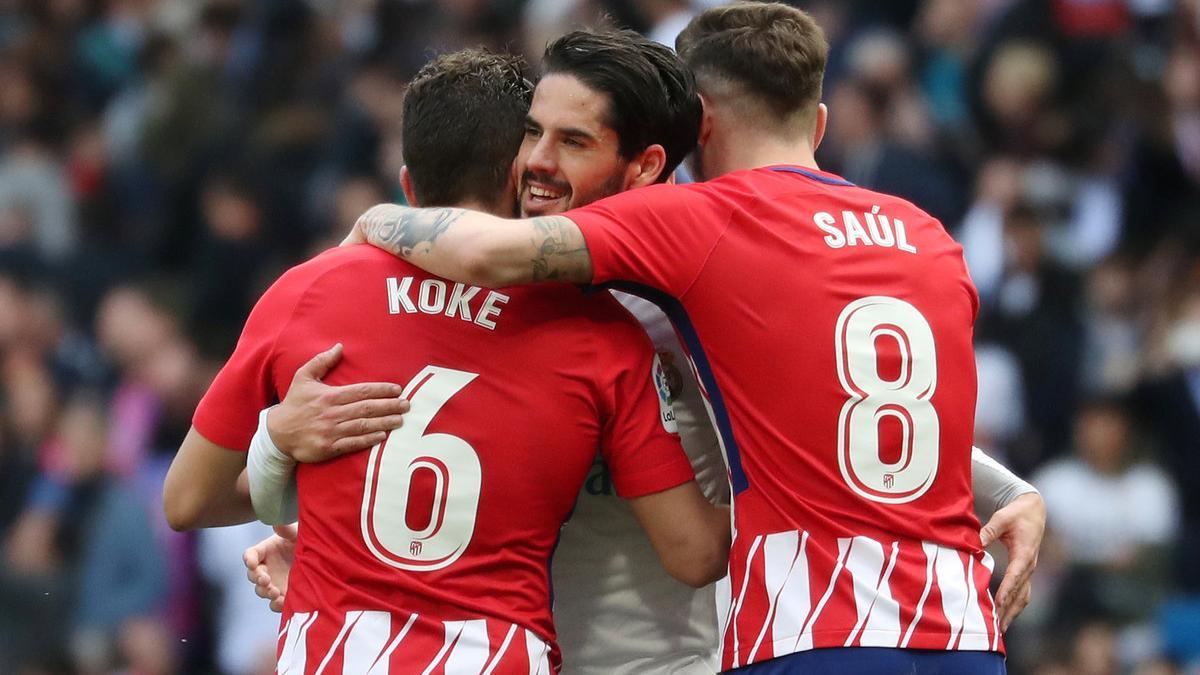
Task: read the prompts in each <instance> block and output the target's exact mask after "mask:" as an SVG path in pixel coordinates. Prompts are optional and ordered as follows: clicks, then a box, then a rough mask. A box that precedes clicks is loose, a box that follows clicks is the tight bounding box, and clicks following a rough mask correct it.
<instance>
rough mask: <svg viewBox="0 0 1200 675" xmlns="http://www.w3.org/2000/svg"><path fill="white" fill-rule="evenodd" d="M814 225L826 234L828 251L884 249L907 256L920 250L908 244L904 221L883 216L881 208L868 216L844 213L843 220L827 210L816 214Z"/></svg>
mask: <svg viewBox="0 0 1200 675" xmlns="http://www.w3.org/2000/svg"><path fill="white" fill-rule="evenodd" d="M813 223H814V224H816V226H817V227H818V228H820V229H821V231H822V232H824V233H825V244H826V245H828V246H829V248H844V247H846V246H883V247H884V248H895V249H898V250H901V251H904V252H905V253H916V252H917V247H916V246H913V245H912V244H910V243H908V233H907V232H906V231H905V230H904V221H902V220H900V219H899V218H890V217H888V215H887V214H884V213H880V212H879V207H878V206H875V207H872V208H871V210H870V211H868V212H866V213H855V212H854V211H842V212H841V217H840V218H839V217H838V216H835V215H833V214H832V213H829V212H828V211H818V212H817V213H814V214H813Z"/></svg>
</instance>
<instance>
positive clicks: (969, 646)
mask: <svg viewBox="0 0 1200 675" xmlns="http://www.w3.org/2000/svg"><path fill="white" fill-rule="evenodd" d="M974 582H975V556H968V558H967V606H966V608H965V614H964V616H963V630H962V635H961V636H960V638H959V642H958V648H959V649H965V650H974V651H985V650H987V648H988V646H989V643H988V629H987V622H986V621H984V619H983V609H982V607H980V604H979V590H978V589H977V588H976V587H975V583H974Z"/></svg>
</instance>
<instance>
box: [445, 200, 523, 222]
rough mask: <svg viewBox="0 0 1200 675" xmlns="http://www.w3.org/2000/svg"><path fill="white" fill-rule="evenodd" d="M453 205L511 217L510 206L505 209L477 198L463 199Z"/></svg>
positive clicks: (502, 216)
mask: <svg viewBox="0 0 1200 675" xmlns="http://www.w3.org/2000/svg"><path fill="white" fill-rule="evenodd" d="M454 207H455V208H459V209H467V210H470V211H482V212H483V213H488V214H491V215H493V216H499V217H501V218H512V208H511V207H510V208H509V209H508V210H507V211H505V210H504V209H502V208H500V206H499V205H497V204H488V203H487V202H483V201H480V200H478V199H464V200H463V201H461V202H459V203H457V204H455V205H454Z"/></svg>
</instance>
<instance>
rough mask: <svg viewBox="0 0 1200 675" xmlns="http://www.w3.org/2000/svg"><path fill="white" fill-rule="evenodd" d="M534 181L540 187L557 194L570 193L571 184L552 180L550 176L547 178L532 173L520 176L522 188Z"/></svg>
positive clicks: (528, 172)
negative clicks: (547, 188) (539, 184)
mask: <svg viewBox="0 0 1200 675" xmlns="http://www.w3.org/2000/svg"><path fill="white" fill-rule="evenodd" d="M535 180H536V181H537V182H539V183H541V184H542V185H545V186H546V187H549V188H551V189H553V190H557V191H558V192H562V193H570V192H571V184H570V183H568V182H566V181H560V180H555V179H554V178H552V177H550V176H547V175H545V174H538V173H534V172H533V171H526V172H525V173H523V174H521V186H522V187H529V183H530V181H535Z"/></svg>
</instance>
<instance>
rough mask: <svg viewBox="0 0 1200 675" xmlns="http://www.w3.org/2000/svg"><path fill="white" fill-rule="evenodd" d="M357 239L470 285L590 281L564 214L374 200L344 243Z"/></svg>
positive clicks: (580, 244)
mask: <svg viewBox="0 0 1200 675" xmlns="http://www.w3.org/2000/svg"><path fill="white" fill-rule="evenodd" d="M362 242H367V243H370V244H372V245H374V246H377V247H379V248H382V249H383V250H385V251H388V252H389V253H391V254H393V255H396V256H399V257H401V258H403V259H405V260H407V261H409V262H411V263H412V264H414V265H416V266H418V267H420V268H422V269H425V270H427V271H429V272H431V273H433V274H436V275H438V276H441V277H444V278H447V279H453V280H454V281H461V282H464V283H469V284H474V285H476V286H486V287H490V288H498V287H501V286H511V285H514V284H525V283H532V282H538V281H567V282H571V283H577V284H583V283H588V282H590V281H591V280H592V260H591V257H590V256H589V255H588V250H587V245H586V244H585V242H584V239H583V233H582V232H580V231H579V227H578V226H577V225H576V224H575V223H574V222H573V221H572V220H571V219H570V218H566V217H564V216H543V217H540V218H530V219H524V220H512V219H506V218H499V217H497V216H492V215H489V214H486V213H481V212H478V211H468V210H466V209H458V208H449V207H440V208H426V209H418V208H412V207H408V206H398V205H395V204H379V205H377V206H374V207H372V208H371V209H370V210H368V211H367V212H366V213H364V214H363V215H362V216H361V217H360V218H359V219H358V222H357V223H355V226H354V231H353V232H351V234H350V236H349V237H348V238H347V239H346V241H345V242H344V243H362Z"/></svg>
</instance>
